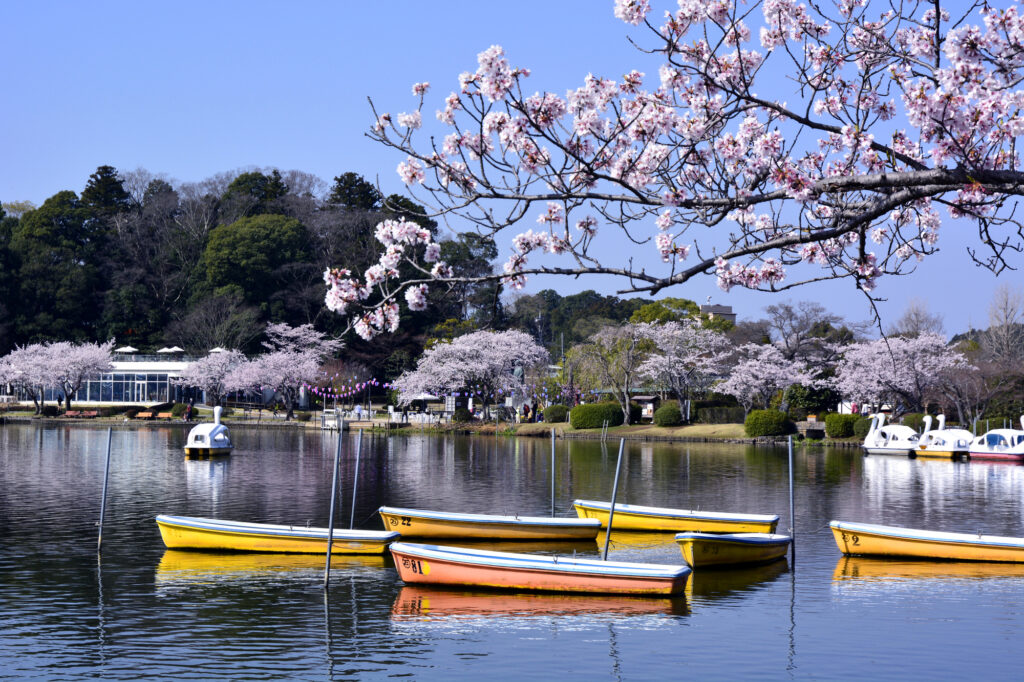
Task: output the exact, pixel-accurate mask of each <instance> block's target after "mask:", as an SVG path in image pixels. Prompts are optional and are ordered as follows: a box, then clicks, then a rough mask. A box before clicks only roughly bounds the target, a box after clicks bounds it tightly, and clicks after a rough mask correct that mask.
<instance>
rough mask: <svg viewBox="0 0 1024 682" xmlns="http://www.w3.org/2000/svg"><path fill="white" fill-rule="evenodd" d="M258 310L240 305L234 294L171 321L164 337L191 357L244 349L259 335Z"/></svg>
mask: <svg viewBox="0 0 1024 682" xmlns="http://www.w3.org/2000/svg"><path fill="white" fill-rule="evenodd" d="M263 327H264V325H263V324H262V323H261V322H260V313H259V310H257V309H256V308H254V307H252V306H246V305H244V304H243V303H242V297H241V296H240V295H238V294H229V295H225V296H213V297H211V298H206V299H203V300H202V301H200V302H199V303H198V304H196V306H195V307H194V308H192V310H190V311H189V312H188V313H187V314H186V315H185V316H184V317H182V318H181V319H179V320H176V321H175V322H172V323H171V324H170V325H168V327H167V331H166V332H165V334H164V336H165V338H166V339H167V340H168V342H169V343H170V342H173V343H178V344H180V345H182V346H184V347H185V349H186V350H187V351H189V352H190V353H193V354H203V353H206V352H207V351H209V350H210V349H211V348H215V347H218V346H219V347H222V348H228V349H236V348H244V347H245V346H247V345H249V344H250V343H251V342H252V341H253V340H254V339H255V338H256V337H258V336H259V335H260V334H261V333H262V332H263Z"/></svg>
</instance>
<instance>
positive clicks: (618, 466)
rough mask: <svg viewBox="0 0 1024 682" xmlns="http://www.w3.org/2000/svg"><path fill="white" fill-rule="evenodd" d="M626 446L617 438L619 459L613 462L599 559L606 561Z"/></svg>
mask: <svg viewBox="0 0 1024 682" xmlns="http://www.w3.org/2000/svg"><path fill="white" fill-rule="evenodd" d="M625 446H626V439H625V438H620V439H619V460H618V462H616V463H615V483H614V484H613V485H612V505H611V506H610V507H609V508H608V530H607V532H605V534H604V554H602V555H601V561H608V542H609V541H610V540H611V539H612V519H613V518H614V517H615V498H616V497H617V496H618V494H619V472H620V471H622V450H623V449H624V448H625Z"/></svg>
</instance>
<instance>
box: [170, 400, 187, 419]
mask: <svg viewBox="0 0 1024 682" xmlns="http://www.w3.org/2000/svg"><path fill="white" fill-rule="evenodd" d="M171 414H173V415H174V416H175V417H177V418H178V419H180V418H182V417H184V416H185V403H174V407H172V408H171Z"/></svg>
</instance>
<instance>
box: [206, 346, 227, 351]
mask: <svg viewBox="0 0 1024 682" xmlns="http://www.w3.org/2000/svg"><path fill="white" fill-rule="evenodd" d="M210 352H211V353H227V352H228V349H227V348H221V347H220V346H217V347H216V348H211V349H210Z"/></svg>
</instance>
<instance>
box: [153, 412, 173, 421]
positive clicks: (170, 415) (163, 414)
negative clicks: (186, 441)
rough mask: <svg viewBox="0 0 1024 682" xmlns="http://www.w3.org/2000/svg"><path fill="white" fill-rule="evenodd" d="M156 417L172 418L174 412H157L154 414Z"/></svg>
mask: <svg viewBox="0 0 1024 682" xmlns="http://www.w3.org/2000/svg"><path fill="white" fill-rule="evenodd" d="M156 418H157V419H174V413H173V412H160V413H159V414H157V415H156Z"/></svg>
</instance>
